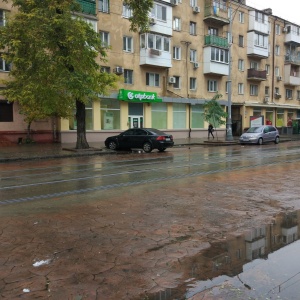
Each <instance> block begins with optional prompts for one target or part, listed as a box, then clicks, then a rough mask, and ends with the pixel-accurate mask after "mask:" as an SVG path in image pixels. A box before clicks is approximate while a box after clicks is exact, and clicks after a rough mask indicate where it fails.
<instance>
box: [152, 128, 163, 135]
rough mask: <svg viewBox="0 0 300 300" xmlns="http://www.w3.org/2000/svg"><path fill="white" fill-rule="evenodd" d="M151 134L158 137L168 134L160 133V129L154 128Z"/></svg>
mask: <svg viewBox="0 0 300 300" xmlns="http://www.w3.org/2000/svg"><path fill="white" fill-rule="evenodd" d="M149 132H151V133H153V134H157V135H166V133H164V132H163V131H160V130H158V129H153V128H151V129H149Z"/></svg>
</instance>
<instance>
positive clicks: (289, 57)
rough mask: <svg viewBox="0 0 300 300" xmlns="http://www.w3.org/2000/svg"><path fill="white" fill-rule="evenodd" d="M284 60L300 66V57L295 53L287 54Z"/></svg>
mask: <svg viewBox="0 0 300 300" xmlns="http://www.w3.org/2000/svg"><path fill="white" fill-rule="evenodd" d="M284 61H285V63H286V64H292V65H298V66H300V57H299V56H298V55H295V54H286V55H285V58H284Z"/></svg>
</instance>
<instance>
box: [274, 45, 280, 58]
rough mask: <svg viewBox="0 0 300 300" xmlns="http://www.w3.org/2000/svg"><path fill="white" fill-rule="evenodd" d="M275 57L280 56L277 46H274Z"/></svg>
mask: <svg viewBox="0 0 300 300" xmlns="http://www.w3.org/2000/svg"><path fill="white" fill-rule="evenodd" d="M275 55H277V56H279V55H280V46H278V45H276V46H275Z"/></svg>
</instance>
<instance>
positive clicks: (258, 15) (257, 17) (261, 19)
mask: <svg viewBox="0 0 300 300" xmlns="http://www.w3.org/2000/svg"><path fill="white" fill-rule="evenodd" d="M255 21H256V22H259V23H264V22H265V15H264V14H263V13H262V12H260V11H255Z"/></svg>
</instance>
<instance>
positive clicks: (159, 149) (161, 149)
mask: <svg viewBox="0 0 300 300" xmlns="http://www.w3.org/2000/svg"><path fill="white" fill-rule="evenodd" d="M166 149H167V148H158V151H159V152H164V151H165V150H166Z"/></svg>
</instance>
